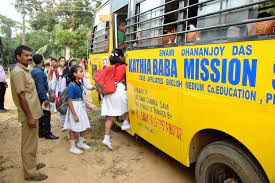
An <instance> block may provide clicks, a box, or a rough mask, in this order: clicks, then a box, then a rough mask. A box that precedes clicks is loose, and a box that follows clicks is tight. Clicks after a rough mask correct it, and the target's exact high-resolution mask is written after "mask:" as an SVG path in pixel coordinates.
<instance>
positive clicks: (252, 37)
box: [126, 0, 275, 50]
mask: <svg viewBox="0 0 275 183" xmlns="http://www.w3.org/2000/svg"><path fill="white" fill-rule="evenodd" d="M144 1H146V0H141V1H137V2H136V4H135V7H137V4H139V3H141V2H144ZM212 1H215V0H206V1H203V2H198V3H195V4H192V5H187V6H184V7H181V6H180V5H181V4H179V8H178V10H174V11H176V12H177V13H178V17H179V12H182V11H183V10H189V9H190V8H191V7H194V6H199V5H203V4H207V3H209V2H212ZM171 2H173V0H172V1H169V2H167V3H171ZM181 2H184V0H179V3H181ZM187 2H189V1H187ZM266 2H271V1H270V0H262V1H259V2H254V3H248V4H246V5H244V6H238V7H234V8H228V9H224V10H221V11H215V12H211V13H208V14H205V15H202V16H195V17H190V18H189V17H187V18H185V19H178V20H177V21H175V22H172V23H168V24H162V25H159V26H155V27H150V28H148V29H144V30H138V31H132V32H129V31H128V30H129V28H133V26H135V25H137V24H139V23H143V22H140V21H139V22H135V23H133V24H130V25H127V32H126V37H127V38H129V37H130V38H132V37H133V34H136V33H137V32H142V31H147V30H151V29H155V28H158V27H164V26H167V25H173V24H177V26H179V25H182V24H183V25H184V23H188V21H190V20H192V19H198V18H201V17H207V16H211V15H216V14H220V13H224V12H230V11H232V10H237V9H243V8H251V7H253V6H255V5H260V4H264V3H266ZM167 3H164V4H162V5H160V6H157V7H155V8H153V9H150V10H148V11H145V12H142V13H138V14H136V13H133V12H132V13H131V14H129V16H130V17H128V18H127V22H132V20H133V19H135V18H136V17H138V16H140V15H141V14H144V13H148V12H150V11H153V10H154V9H158V8H160V7H163V6H164V7H165V5H166V4H167ZM170 13H171V12H168V13H166V14H170ZM132 14H133V16H132ZM160 16H165V15H160ZM154 18H158V17H154ZM274 19H275V16H270V17H265V18H258V19H248V20H247V21H243V22H238V23H233V24H225V25H219V26H210V27H204V28H198V29H196V30H185V31H178V30H177V32H176V33H172V34H165V35H159V36H153V37H146V38H141V39H131V40H128V39H127V40H126V44H127V50H140V49H146V48H162V47H173V46H180V45H198V44H207V43H221V42H234V41H246V40H263V39H274V37H275V34H262V35H248V36H245V37H232V38H230V37H227V38H220V39H213V40H196V41H192V42H183V41H182V42H180V41H179V39H177V42H176V43H173V44H169V45H163V44H160V45H148V46H140V47H129V46H128V45H129V43H130V45H131V44H133V43H134V42H137V41H140V40H146V39H153V38H160V37H164V36H167V35H176V37H177V38H178V36H180V35H185V34H187V33H190V32H196V31H205V30H214V29H220V28H225V27H227V28H228V27H230V26H235V25H247V24H250V23H256V22H262V21H267V20H274ZM146 21H150V20H146Z"/></svg>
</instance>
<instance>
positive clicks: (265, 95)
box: [127, 40, 275, 182]
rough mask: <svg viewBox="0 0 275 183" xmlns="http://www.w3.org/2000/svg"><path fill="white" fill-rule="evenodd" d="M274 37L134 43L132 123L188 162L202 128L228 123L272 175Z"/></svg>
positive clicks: (224, 128)
mask: <svg viewBox="0 0 275 183" xmlns="http://www.w3.org/2000/svg"><path fill="white" fill-rule="evenodd" d="M274 45H275V40H261V41H260V40H259V41H250V42H236V43H223V44H211V45H196V46H182V47H171V48H165V49H147V50H135V51H128V52H127V63H128V68H127V69H128V71H127V86H128V91H127V92H128V97H129V112H130V118H131V125H132V130H134V132H135V133H136V134H138V135H140V136H141V137H143V138H145V139H146V140H147V141H149V142H150V143H152V144H153V145H155V146H156V147H158V148H160V149H161V150H162V151H164V152H165V153H167V154H168V155H170V156H172V157H173V158H175V159H177V160H178V161H180V162H182V163H184V164H185V165H189V147H190V142H191V140H192V138H193V136H194V135H195V134H196V133H197V132H199V131H201V130H204V129H216V130H219V131H222V132H224V133H227V134H229V135H231V136H232V137H234V138H235V139H237V140H238V141H240V142H241V143H242V144H243V145H244V146H246V147H247V148H248V149H249V150H250V151H251V153H252V154H253V155H254V156H255V157H256V159H257V160H258V161H259V162H260V164H261V165H262V166H263V168H264V170H265V172H266V173H267V175H268V177H269V179H270V181H271V182H272V181H274V171H275V170H274V166H273V165H274V164H275V162H274V158H273V155H274V154H275V146H274V142H275V137H274V135H273V134H274V132H275V124H274V119H273V118H272V117H273V116H274V115H273V113H272V112H274V104H275V95H274V94H275V91H274V88H275V81H273V79H275V74H274V71H275V70H274V64H275V55H274V54H273V52H274ZM165 59H168V60H169V61H168V60H167V61H166V62H165ZM173 60H175V61H176V64H174V63H173ZM149 65H150V66H149ZM169 67H170V70H169V69H168V68H169ZM163 70H165V71H164V72H163ZM172 71H173V72H172ZM175 71H177V75H176V76H175V75H173V74H174V73H175ZM172 73H173V74H172ZM155 103H156V104H157V105H158V106H156V104H155ZM163 103H164V105H162V104H163ZM165 106H168V108H165ZM155 108H156V109H157V110H155ZM162 111H165V112H164V113H165V114H166V116H161V115H162V114H164V113H163V112H162ZM168 112H169V114H171V116H172V117H171V116H170V117H171V118H169V116H168ZM182 151H183V153H182V154H180V153H181V152H182Z"/></svg>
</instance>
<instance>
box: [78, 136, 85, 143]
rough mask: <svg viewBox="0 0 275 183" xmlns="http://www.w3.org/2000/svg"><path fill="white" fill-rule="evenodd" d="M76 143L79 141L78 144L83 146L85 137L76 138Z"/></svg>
mask: <svg viewBox="0 0 275 183" xmlns="http://www.w3.org/2000/svg"><path fill="white" fill-rule="evenodd" d="M78 141H79V143H80V144H83V143H84V141H85V137H81V136H79V137H78Z"/></svg>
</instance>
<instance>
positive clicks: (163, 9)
mask: <svg viewBox="0 0 275 183" xmlns="http://www.w3.org/2000/svg"><path fill="white" fill-rule="evenodd" d="M178 8H179V1H174V0H145V1H142V2H140V3H138V4H137V5H136V12H135V15H136V16H135V19H134V20H135V23H134V24H133V25H132V27H131V26H130V28H133V30H134V33H135V34H134V35H132V36H133V37H132V38H133V39H134V40H136V41H133V42H131V43H130V45H132V46H133V47H147V46H154V45H162V44H172V43H175V42H176V30H177V19H178V16H177V15H178V13H177V10H178Z"/></svg>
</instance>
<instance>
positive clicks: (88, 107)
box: [86, 103, 93, 111]
mask: <svg viewBox="0 0 275 183" xmlns="http://www.w3.org/2000/svg"><path fill="white" fill-rule="evenodd" d="M86 107H87V109H89V110H90V111H93V107H92V106H91V105H90V104H88V103H86Z"/></svg>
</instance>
